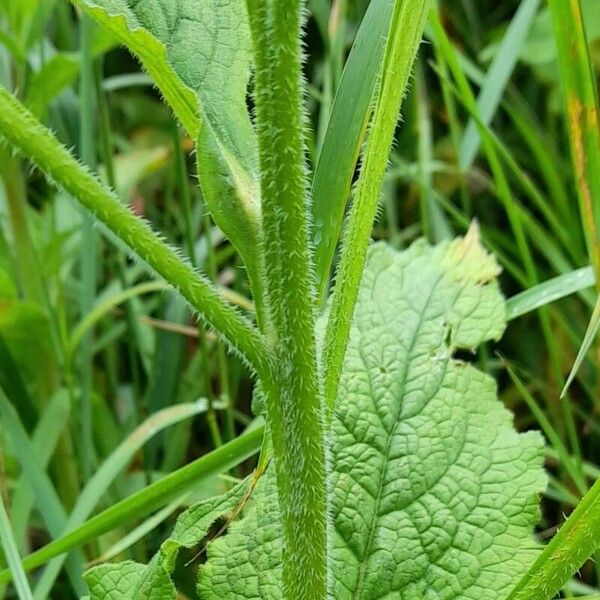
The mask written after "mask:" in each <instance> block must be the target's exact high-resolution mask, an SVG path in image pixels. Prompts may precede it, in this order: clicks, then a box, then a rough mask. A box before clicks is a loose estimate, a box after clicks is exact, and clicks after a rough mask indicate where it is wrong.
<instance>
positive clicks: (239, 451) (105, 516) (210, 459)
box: [0, 426, 264, 583]
mask: <svg viewBox="0 0 600 600" xmlns="http://www.w3.org/2000/svg"><path fill="white" fill-rule="evenodd" d="M263 435H264V427H263V426H261V427H257V428H255V429H252V430H251V431H248V432H247V433H245V434H243V435H241V436H239V437H238V438H236V439H235V440H233V441H232V442H229V443H227V444H224V445H223V446H221V447H220V448H217V449H216V450H214V451H213V452H211V453H210V454H206V455H205V456H203V457H201V458H199V459H197V460H196V461H194V462H191V463H190V464H189V465H186V466H185V467H182V468H181V469H179V470H178V471H175V472H173V473H170V474H169V475H167V476H166V477H164V478H163V479H161V480H160V481H157V482H155V483H153V484H151V485H149V486H148V487H147V488H145V489H143V490H141V491H139V492H137V493H135V494H133V495H131V496H129V497H128V498H126V499H125V500H121V502H118V503H117V504H114V505H113V506H111V507H110V508H107V509H106V510H104V511H102V512H101V513H99V514H98V515H96V516H94V517H92V518H91V519H89V520H88V521H87V522H86V523H85V524H83V525H82V526H80V527H78V528H77V529H74V530H73V531H70V532H69V533H67V534H66V535H64V536H62V537H60V538H58V539H56V540H54V541H53V542H51V543H50V544H48V545H46V546H44V547H43V548H40V549H39V550H37V551H36V552H34V553H33V554H30V555H29V556H27V557H26V558H25V559H24V560H23V567H24V568H25V569H26V570H28V571H29V570H31V569H35V568H36V567H39V566H40V565H43V564H45V563H47V562H48V561H50V560H51V559H53V558H55V557H56V556H59V555H61V554H64V553H65V552H69V551H71V550H72V549H73V548H77V547H78V546H81V545H82V544H85V543H86V542H88V541H90V540H93V539H95V538H97V537H98V536H100V535H102V534H104V533H107V532H108V531H111V530H112V529H115V528H116V527H119V526H121V525H125V524H127V523H131V522H132V521H135V520H136V519H139V518H142V517H144V516H145V515H147V514H149V513H150V512H152V511H153V510H156V509H158V508H161V507H163V506H164V505H165V504H167V503H168V502H170V501H171V500H172V499H174V498H177V497H179V496H180V495H181V494H183V493H184V492H186V491H187V490H189V489H191V488H192V487H193V486H196V485H198V483H199V482H200V481H202V480H203V479H205V478H207V477H210V476H212V475H216V474H219V473H223V472H224V471H228V470H229V469H231V468H233V467H235V466H236V465H238V464H240V463H241V462H243V461H244V460H246V459H248V458H250V457H251V456H253V455H255V454H256V453H257V452H258V451H259V450H260V447H261V443H262V438H263ZM10 580H11V573H10V571H9V570H4V571H2V572H0V583H1V582H6V581H10Z"/></svg>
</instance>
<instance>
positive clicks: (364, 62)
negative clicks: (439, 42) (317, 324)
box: [312, 0, 394, 298]
mask: <svg viewBox="0 0 600 600" xmlns="http://www.w3.org/2000/svg"><path fill="white" fill-rule="evenodd" d="M393 7H394V3H393V0H373V2H371V3H370V5H369V8H368V9H367V12H366V14H365V16H364V18H363V21H362V23H361V26H360V29H359V30H358V33H357V34H356V39H355V41H354V46H353V47H352V50H351V52H350V55H349V56H348V60H347V61H346V66H345V67H344V72H343V74H342V79H341V81H340V85H339V88H338V90H337V93H336V97H335V101H334V104H333V109H332V111H331V116H330V118H329V124H328V126H327V132H326V134H325V139H324V142H323V147H322V149H321V152H320V154H319V159H318V162H317V166H316V168H315V175H314V180H313V188H312V214H313V232H312V236H313V243H314V247H315V266H316V272H317V288H318V289H317V293H318V296H317V297H318V298H323V297H324V296H325V294H326V291H327V286H328V283H329V274H330V271H331V266H332V264H333V257H334V254H335V248H336V246H337V242H338V239H339V237H340V232H341V230H342V222H343V220H344V213H345V210H346V204H347V202H348V199H349V197H350V188H351V186H352V178H353V176H354V171H355V169H356V163H357V161H358V156H359V154H360V148H361V145H362V143H363V140H364V137H365V133H366V131H367V124H368V122H369V118H370V116H371V109H372V100H373V94H374V91H375V87H376V83H377V80H378V77H379V72H380V70H381V61H382V58H383V51H384V48H385V38H386V35H387V32H388V31H389V27H390V17H391V15H392V9H393Z"/></svg>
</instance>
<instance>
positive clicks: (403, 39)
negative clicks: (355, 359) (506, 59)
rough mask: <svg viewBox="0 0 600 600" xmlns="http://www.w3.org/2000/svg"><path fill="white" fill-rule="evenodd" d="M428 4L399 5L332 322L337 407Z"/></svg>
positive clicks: (328, 357)
mask: <svg viewBox="0 0 600 600" xmlns="http://www.w3.org/2000/svg"><path fill="white" fill-rule="evenodd" d="M429 5H430V2H429V0H419V1H417V2H403V1H401V0H396V3H395V6H394V12H393V15H392V21H391V26H390V33H389V38H388V41H387V46H386V51H385V58H384V63H383V67H382V74H381V88H380V93H379V95H378V96H377V100H376V104H375V110H374V114H373V122H372V125H371V133H370V135H369V139H368V142H367V148H366V150H365V156H364V159H363V166H362V170H361V174H360V179H359V181H358V187H357V190H356V195H355V198H354V203H353V206H352V211H351V213H350V218H349V225H348V228H347V231H346V235H345V236H344V242H343V248H342V256H341V260H340V266H339V270H338V274H337V283H336V286H335V289H334V292H333V299H332V304H331V312H330V315H329V320H328V322H327V333H326V336H325V348H324V351H323V365H324V374H325V399H326V401H327V405H328V406H329V408H332V407H333V406H334V404H335V399H336V396H337V390H338V384H339V379H340V374H341V371H342V365H343V361H344V355H345V353H346V344H347V343H348V338H349V336H350V326H351V323H352V315H353V314H354V306H355V304H356V299H357V297H358V288H359V285H360V280H361V276H362V271H363V267H364V263H365V258H366V255H367V247H368V245H369V240H370V237H371V229H372V227H373V221H374V220H375V213H376V211H377V204H378V200H379V193H380V191H381V186H382V183H383V178H384V176H385V171H386V168H387V161H388V157H389V154H390V150H391V147H392V142H393V140H394V133H395V130H396V123H397V122H398V113H399V111H400V106H401V104H402V99H403V96H404V93H405V90H406V87H407V85H408V81H409V77H410V73H411V70H412V66H413V63H414V60H415V57H416V54H417V50H418V48H419V45H420V43H421V37H422V35H423V29H424V27H425V20H426V18H427V14H428V12H429Z"/></svg>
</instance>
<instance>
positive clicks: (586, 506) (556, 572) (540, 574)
mask: <svg viewBox="0 0 600 600" xmlns="http://www.w3.org/2000/svg"><path fill="white" fill-rule="evenodd" d="M599 547H600V480H599V481H596V483H595V484H594V486H593V487H592V488H591V489H590V491H589V492H588V493H587V494H586V495H585V496H584V498H583V500H582V501H581V502H580V503H579V505H578V506H577V508H576V509H575V510H574V512H573V514H571V516H570V517H569V518H568V519H567V521H566V523H565V524H564V525H563V526H562V527H561V528H560V530H559V531H558V533H557V534H556V535H555V536H554V538H553V539H552V541H551V542H550V543H549V544H548V545H547V546H546V547H545V548H544V551H543V552H542V554H540V556H539V557H538V559H537V560H536V561H535V562H534V563H533V565H532V566H531V568H530V569H529V571H528V572H527V573H526V574H525V575H524V576H523V578H522V579H521V580H520V581H519V583H518V584H517V585H516V586H515V588H514V589H513V590H512V592H511V593H510V595H509V596H508V598H507V599H506V600H551V598H554V597H555V596H556V594H557V593H558V592H559V591H560V590H561V589H562V588H563V587H564V585H565V584H566V583H567V582H568V581H569V579H571V577H572V576H573V574H574V573H576V572H577V571H578V570H579V569H580V568H581V566H582V565H583V563H584V562H585V561H586V560H588V558H590V556H591V555H592V554H593V553H594V552H595V551H596V550H597V549H598V548H599Z"/></svg>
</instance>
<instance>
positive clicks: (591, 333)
mask: <svg viewBox="0 0 600 600" xmlns="http://www.w3.org/2000/svg"><path fill="white" fill-rule="evenodd" d="M598 329H600V297H599V298H598V299H597V300H596V306H595V307H594V312H593V313H592V316H591V318H590V322H589V325H588V327H587V329H586V332H585V336H584V338H583V342H581V347H580V348H579V352H578V353H577V357H576V358H575V363H574V364H573V368H572V369H571V372H570V373H569V377H568V378H567V381H566V383H565V387H564V388H563V390H562V392H561V394H560V397H561V398H564V397H565V396H566V394H567V391H568V390H569V387H571V384H572V383H573V380H574V379H575V376H576V375H577V372H578V371H579V368H580V367H581V365H582V363H583V361H584V359H585V357H586V355H587V353H588V352H589V349H590V348H591V347H592V344H593V343H594V340H595V339H596V335H598Z"/></svg>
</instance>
